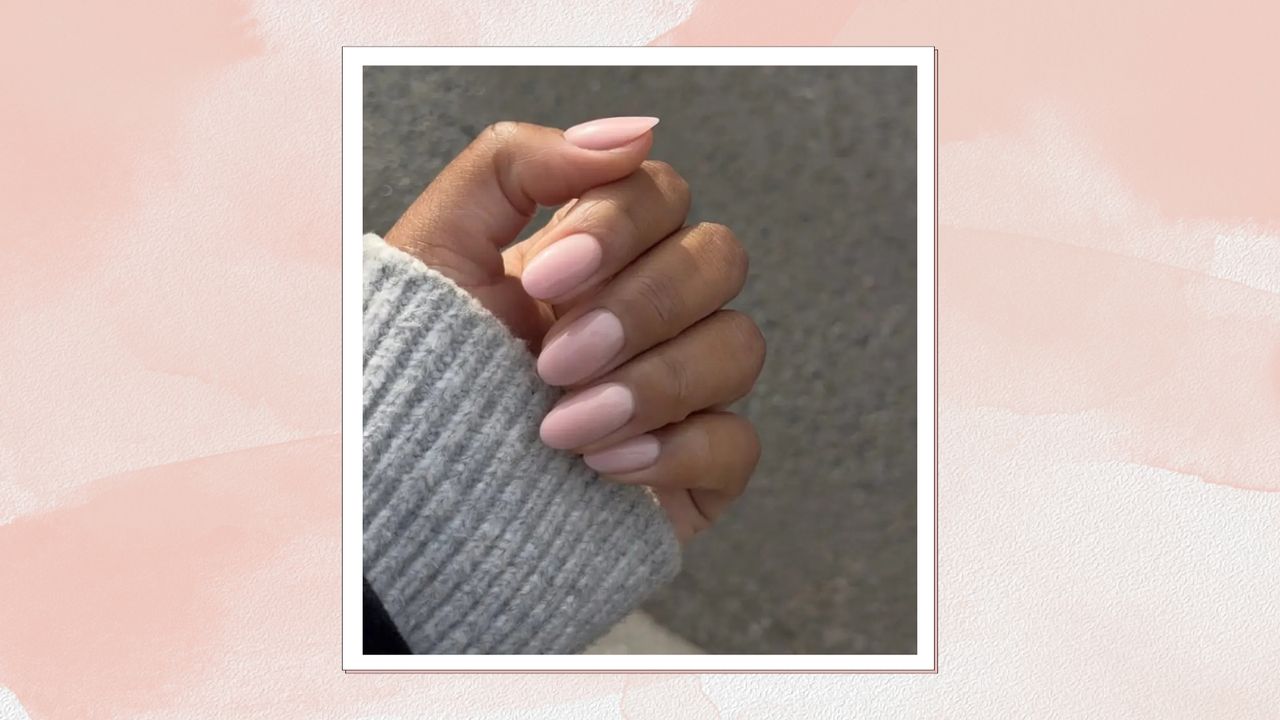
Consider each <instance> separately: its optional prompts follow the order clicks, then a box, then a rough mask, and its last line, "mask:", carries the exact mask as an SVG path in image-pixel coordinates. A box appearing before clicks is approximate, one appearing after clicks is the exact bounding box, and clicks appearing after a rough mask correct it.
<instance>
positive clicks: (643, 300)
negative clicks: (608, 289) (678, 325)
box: [633, 273, 681, 339]
mask: <svg viewBox="0 0 1280 720" xmlns="http://www.w3.org/2000/svg"><path fill="white" fill-rule="evenodd" d="M634 283H635V284H634V287H633V289H634V297H635V299H636V300H635V302H637V303H639V305H640V309H641V310H642V311H643V312H645V313H647V314H648V315H649V316H650V317H652V318H653V320H654V322H655V323H656V324H657V325H658V326H660V327H659V328H658V332H656V333H655V335H660V336H663V337H664V339H665V337H666V336H668V335H669V332H668V329H669V328H670V326H671V324H672V323H673V322H675V320H676V319H677V318H679V317H680V314H681V308H680V292H679V290H680V289H679V288H678V287H676V282H675V280H674V279H673V278H672V277H670V276H669V275H665V274H662V273H641V274H639V275H636V276H635V279H634Z"/></svg>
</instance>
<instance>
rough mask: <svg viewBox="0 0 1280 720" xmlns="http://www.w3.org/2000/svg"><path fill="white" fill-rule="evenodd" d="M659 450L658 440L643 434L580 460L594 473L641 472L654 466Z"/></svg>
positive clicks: (584, 456)
mask: <svg viewBox="0 0 1280 720" xmlns="http://www.w3.org/2000/svg"><path fill="white" fill-rule="evenodd" d="M659 450H661V447H660V446H659V444H658V438H656V437H654V436H653V435H650V434H648V433H645V434H644V435H637V436H635V437H633V438H631V439H630V440H624V441H622V442H620V443H618V444H617V445H613V446H611V447H609V448H606V449H604V450H601V451H600V452H594V453H590V454H588V455H583V456H582V459H583V460H585V461H586V463H587V467H590V468H591V469H592V470H595V471H596V472H599V473H605V474H606V475H619V474H622V473H629V472H635V471H636V470H643V469H645V468H647V467H649V466H650V465H652V464H654V463H655V462H657V461H658V452H659Z"/></svg>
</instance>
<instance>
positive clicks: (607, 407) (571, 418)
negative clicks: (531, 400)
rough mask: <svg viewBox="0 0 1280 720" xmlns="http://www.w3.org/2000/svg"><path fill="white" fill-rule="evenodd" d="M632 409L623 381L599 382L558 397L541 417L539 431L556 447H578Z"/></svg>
mask: <svg viewBox="0 0 1280 720" xmlns="http://www.w3.org/2000/svg"><path fill="white" fill-rule="evenodd" d="M634 411H635V400H634V399H633V398H632V397H631V391H630V390H628V389H627V386H626V385H623V384H621V383H608V384H605V385H599V386H596V387H593V388H591V389H589V390H583V391H582V392H580V393H575V394H574V395H571V396H569V397H567V398H565V399H564V400H561V401H560V404H559V405H556V406H555V407H554V408H552V409H551V412H549V413H547V416H546V417H545V418H543V419H542V427H541V429H540V430H539V434H540V435H541V436H542V442H544V443H546V444H547V445H550V446H551V447H553V448H556V449H557V450H568V449H570V448H576V447H582V446H583V445H586V444H587V443H590V442H593V441H595V440H599V439H600V438H602V437H604V436H606V435H608V434H609V433H611V432H613V431H614V430H617V429H618V428H620V427H622V426H623V425H625V424H626V423H627V421H628V420H630V419H631V414H632V413H633V412H634Z"/></svg>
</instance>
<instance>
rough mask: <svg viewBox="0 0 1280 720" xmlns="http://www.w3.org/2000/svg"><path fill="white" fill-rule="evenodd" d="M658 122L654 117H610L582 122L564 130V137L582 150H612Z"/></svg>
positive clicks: (650, 128) (638, 135) (643, 132)
mask: <svg viewBox="0 0 1280 720" xmlns="http://www.w3.org/2000/svg"><path fill="white" fill-rule="evenodd" d="M657 124H658V118H656V117H611V118H602V119H600V120H592V121H590V122H584V123H582V124H580V125H574V126H573V127H571V128H569V129H568V130H565V131H564V139H565V140H568V141H569V142H570V143H572V144H574V145H577V146H578V147H580V148H583V149H584V150H612V149H614V148H617V147H622V146H623V145H626V144H627V143H629V142H631V141H632V140H635V139H636V138H638V137H640V136H641V135H643V134H645V133H646V132H648V131H649V130H652V129H653V126H654V125H657Z"/></svg>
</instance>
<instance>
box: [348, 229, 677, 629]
mask: <svg viewBox="0 0 1280 720" xmlns="http://www.w3.org/2000/svg"><path fill="white" fill-rule="evenodd" d="M556 397H557V393H556V391H554V390H553V389H552V388H549V387H548V386H546V385H545V384H544V383H543V382H542V381H541V380H540V379H539V378H538V376H537V374H536V372H535V370H534V359H533V357H532V355H531V354H530V353H529V351H528V349H527V348H526V347H525V346H524V344H523V343H521V342H520V341H519V340H517V339H516V338H515V337H513V336H512V335H511V334H510V333H509V332H508V331H507V329H506V328H505V326H503V325H502V324H501V323H500V322H499V321H498V320H497V319H496V318H494V317H493V316H492V315H491V314H489V313H488V312H487V311H486V310H485V309H484V308H483V307H481V306H480V305H479V304H478V303H477V302H476V301H475V300H474V299H472V298H471V296H469V295H468V294H466V293H465V292H464V291H463V290H461V289H460V288H458V287H457V286H456V285H454V284H453V283H452V282H450V281H449V280H448V279H446V278H444V277H443V276H442V275H440V274H438V273H436V272H435V271H433V270H430V269H428V268H427V267H426V266H425V265H423V264H422V263H421V262H419V261H418V260H416V259H414V258H412V257H410V256H409V255H407V254H405V253H403V252H401V251H399V250H397V249H394V248H391V247H390V246H388V245H386V243H384V242H383V241H382V240H381V239H380V238H378V237H377V236H376V235H367V236H365V239H364V573H365V577H366V579H367V581H368V582H369V584H370V585H371V586H372V588H373V590H374V591H375V592H376V593H377V594H378V597H379V598H380V599H381V600H382V604H383V606H384V607H385V608H386V610H387V613H388V614H389V615H390V617H391V619H392V621H393V622H394V623H395V624H396V626H397V628H398V629H399V631H400V633H401V635H402V636H403V637H404V639H405V640H406V642H407V643H408V645H409V647H410V648H411V649H412V650H413V651H414V652H416V653H495V654H505V653H573V652H579V651H581V650H582V649H583V648H585V647H586V646H587V645H588V644H589V643H590V642H591V641H593V640H594V639H596V638H597V637H599V636H600V635H602V634H603V633H604V632H605V631H607V630H608V629H609V628H610V627H611V626H612V625H614V624H615V623H616V622H617V621H618V620H620V619H621V618H622V616H623V615H625V614H626V613H627V612H628V611H630V610H631V609H632V608H634V607H635V606H636V605H638V604H639V603H640V601H641V600H643V599H644V598H645V597H646V596H647V595H648V594H649V593H650V592H651V591H652V590H653V589H655V588H656V587H657V586H658V585H660V584H662V583H664V582H666V581H667V580H669V579H671V577H673V576H674V575H675V573H676V571H677V570H678V569H679V549H678V546H677V543H676V540H675V537H674V535H673V534H672V531H671V529H670V526H669V524H668V523H667V520H666V518H665V516H664V515H663V513H662V511H661V509H660V508H659V507H658V506H657V504H656V502H655V501H654V500H653V498H652V495H651V494H650V493H648V492H647V491H646V490H644V489H642V488H638V487H630V486H621V485H617V484H613V483H608V482H605V481H602V480H600V479H599V478H598V477H597V476H596V475H595V473H593V472H592V471H591V470H590V469H589V468H587V467H586V465H584V464H583V463H582V461H581V459H580V458H578V457H576V456H574V455H570V454H567V453H563V452H559V451H555V450H552V449H550V448H548V447H546V446H545V445H543V444H542V443H541V441H540V440H539V438H538V425H539V423H540V422H541V420H542V417H543V416H544V415H545V414H546V412H547V411H548V410H549V409H550V408H551V406H552V404H553V403H554V402H555V399H556Z"/></svg>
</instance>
